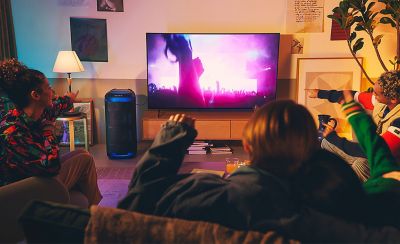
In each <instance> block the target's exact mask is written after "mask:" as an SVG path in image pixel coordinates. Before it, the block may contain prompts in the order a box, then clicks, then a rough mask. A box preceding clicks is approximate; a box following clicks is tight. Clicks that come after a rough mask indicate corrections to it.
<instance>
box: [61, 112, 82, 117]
mask: <svg viewBox="0 0 400 244" xmlns="http://www.w3.org/2000/svg"><path fill="white" fill-rule="evenodd" d="M81 115H82V112H79V111H67V112H64V113H62V116H64V117H77V116H81Z"/></svg>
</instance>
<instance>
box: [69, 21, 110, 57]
mask: <svg viewBox="0 0 400 244" xmlns="http://www.w3.org/2000/svg"><path fill="white" fill-rule="evenodd" d="M70 27H71V46H72V50H73V51H75V52H76V54H77V55H78V57H79V59H80V60H81V61H91V62H108V49H107V22H106V20H105V19H88V18H70Z"/></svg>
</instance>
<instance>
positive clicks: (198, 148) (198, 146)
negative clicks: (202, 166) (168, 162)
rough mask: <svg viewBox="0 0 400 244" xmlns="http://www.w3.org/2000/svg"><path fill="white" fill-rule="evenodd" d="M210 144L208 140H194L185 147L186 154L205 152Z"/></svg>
mask: <svg viewBox="0 0 400 244" xmlns="http://www.w3.org/2000/svg"><path fill="white" fill-rule="evenodd" d="M210 145H211V144H209V143H208V142H202V141H195V142H193V144H192V145H190V147H189V148H188V149H187V153H188V154H207V150H208V147H209V146H210Z"/></svg>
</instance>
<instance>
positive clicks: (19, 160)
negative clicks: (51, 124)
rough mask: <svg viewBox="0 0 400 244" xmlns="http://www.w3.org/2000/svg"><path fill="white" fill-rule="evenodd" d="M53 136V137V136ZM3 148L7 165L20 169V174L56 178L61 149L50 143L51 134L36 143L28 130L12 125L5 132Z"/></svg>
mask: <svg viewBox="0 0 400 244" xmlns="http://www.w3.org/2000/svg"><path fill="white" fill-rule="evenodd" d="M51 136H52V135H51ZM2 137H3V138H2V140H1V144H2V145H1V146H2V147H3V150H4V151H5V155H6V156H5V158H6V160H5V163H6V164H8V165H9V167H15V168H18V172H19V174H21V175H22V176H25V177H30V176H54V175H56V174H58V172H59V169H60V160H59V154H58V153H59V148H58V146H57V144H55V143H52V142H50V140H51V138H48V137H49V134H46V133H45V134H44V135H42V139H41V141H40V142H38V141H35V140H34V139H33V137H32V134H31V133H30V131H29V129H28V128H25V127H21V126H19V125H15V124H13V125H10V126H9V127H8V128H6V129H5V130H3V134H2Z"/></svg>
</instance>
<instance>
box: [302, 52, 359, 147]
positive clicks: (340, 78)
mask: <svg viewBox="0 0 400 244" xmlns="http://www.w3.org/2000/svg"><path fill="white" fill-rule="evenodd" d="M358 60H359V61H360V62H361V64H362V62H363V59H362V58H358ZM361 76H362V71H361V68H360V67H359V66H358V64H357V62H356V61H355V60H354V59H353V58H299V59H297V75H296V77H297V102H298V103H299V104H303V105H304V106H306V107H307V108H308V110H309V111H310V112H311V114H312V115H313V117H314V119H315V121H316V123H317V125H318V115H319V114H328V115H330V116H331V117H333V118H335V119H336V120H337V121H338V126H337V128H336V131H337V133H338V134H339V135H341V136H345V137H347V138H349V139H351V138H352V137H351V134H352V131H351V126H350V124H349V123H348V122H347V120H346V118H345V116H343V114H342V112H341V110H340V108H341V107H340V105H339V104H337V103H330V102H329V101H327V100H326V99H318V98H309V97H308V95H307V89H321V90H356V91H359V90H360V88H361Z"/></svg>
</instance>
